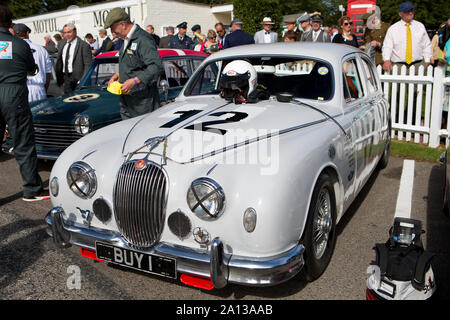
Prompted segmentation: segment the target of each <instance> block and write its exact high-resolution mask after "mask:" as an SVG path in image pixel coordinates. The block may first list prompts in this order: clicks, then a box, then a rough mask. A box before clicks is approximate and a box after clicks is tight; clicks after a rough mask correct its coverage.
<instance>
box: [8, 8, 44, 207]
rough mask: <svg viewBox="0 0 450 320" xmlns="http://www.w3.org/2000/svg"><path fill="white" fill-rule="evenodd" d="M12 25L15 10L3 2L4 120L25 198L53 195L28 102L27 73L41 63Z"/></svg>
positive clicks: (31, 198)
mask: <svg viewBox="0 0 450 320" xmlns="http://www.w3.org/2000/svg"><path fill="white" fill-rule="evenodd" d="M11 25H12V12H11V10H10V9H8V8H7V7H5V6H0V121H1V120H4V121H5V122H6V124H7V125H8V133H9V135H10V136H11V138H12V140H13V143H14V156H15V158H16V161H17V163H18V164H19V169H20V174H21V176H22V180H23V200H25V201H36V200H43V199H49V198H50V197H49V194H48V191H45V190H44V188H43V184H42V180H41V177H40V176H39V173H38V160H37V154H36V146H35V142H34V128H33V119H32V115H31V110H30V106H29V105H28V88H27V75H35V74H37V72H38V67H37V65H36V63H35V61H34V58H33V54H32V52H31V49H30V46H29V45H28V43H26V42H25V41H24V40H22V39H19V38H17V37H14V36H13V35H12V34H11V33H10V31H9V30H8V29H9V28H10V27H11ZM2 138H3V137H2Z"/></svg>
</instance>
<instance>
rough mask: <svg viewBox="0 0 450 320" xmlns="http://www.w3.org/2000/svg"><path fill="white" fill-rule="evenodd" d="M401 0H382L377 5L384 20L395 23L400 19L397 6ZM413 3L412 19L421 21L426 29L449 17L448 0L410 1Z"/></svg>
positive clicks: (436, 25) (434, 27) (433, 27)
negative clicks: (413, 13)
mask: <svg viewBox="0 0 450 320" xmlns="http://www.w3.org/2000/svg"><path fill="white" fill-rule="evenodd" d="M402 2H403V0H383V1H378V2H377V5H378V6H379V7H380V9H381V18H382V20H383V21H385V22H389V23H395V22H397V21H399V20H400V17H399V15H398V8H399V7H400V3H402ZM411 2H412V3H413V4H414V12H415V15H414V19H415V20H417V21H420V22H422V23H423V24H424V25H425V27H426V28H427V29H431V30H433V29H437V28H438V27H439V25H440V24H441V23H443V22H445V21H447V19H448V17H450V6H449V5H448V0H433V1H430V0H420V1H411Z"/></svg>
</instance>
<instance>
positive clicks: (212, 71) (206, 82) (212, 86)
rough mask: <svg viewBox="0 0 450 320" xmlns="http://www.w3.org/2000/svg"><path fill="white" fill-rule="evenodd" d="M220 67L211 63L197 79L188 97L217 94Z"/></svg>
mask: <svg viewBox="0 0 450 320" xmlns="http://www.w3.org/2000/svg"><path fill="white" fill-rule="evenodd" d="M217 75H218V67H217V64H216V63H210V64H209V65H208V66H206V68H204V69H203V72H202V73H201V74H200V76H198V77H197V78H196V81H195V83H194V84H193V85H192V86H191V87H190V88H189V91H188V92H187V94H188V95H202V94H210V93H215V92H216V86H217V81H218V77H217Z"/></svg>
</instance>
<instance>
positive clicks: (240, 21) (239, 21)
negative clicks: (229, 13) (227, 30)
mask: <svg viewBox="0 0 450 320" xmlns="http://www.w3.org/2000/svg"><path fill="white" fill-rule="evenodd" d="M233 24H239V25H243V24H244V23H243V22H242V20H241V19H240V18H234V19H233V21H231V24H230V25H233Z"/></svg>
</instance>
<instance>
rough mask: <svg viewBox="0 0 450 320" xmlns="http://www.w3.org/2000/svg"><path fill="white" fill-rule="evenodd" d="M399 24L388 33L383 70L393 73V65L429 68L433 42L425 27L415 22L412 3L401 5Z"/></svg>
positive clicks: (394, 25)
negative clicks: (422, 65)
mask: <svg viewBox="0 0 450 320" xmlns="http://www.w3.org/2000/svg"><path fill="white" fill-rule="evenodd" d="M398 14H399V16H400V17H401V18H402V19H401V20H400V21H399V22H397V23H395V24H393V25H392V26H391V27H390V28H389V29H388V31H387V34H386V38H385V39H384V43H383V49H382V50H383V61H384V63H383V69H384V70H385V71H388V72H389V71H391V70H392V66H393V64H394V65H395V64H397V65H399V66H401V65H406V66H407V67H410V66H412V65H415V66H416V70H417V68H418V67H419V65H420V64H423V63H424V64H425V66H427V67H428V66H429V65H430V62H431V57H432V48H431V41H430V38H429V37H428V34H427V31H426V29H425V26H424V25H423V24H422V23H420V22H418V21H416V20H414V6H413V4H412V3H411V2H409V1H408V2H403V3H402V4H400V8H399V13H398Z"/></svg>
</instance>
